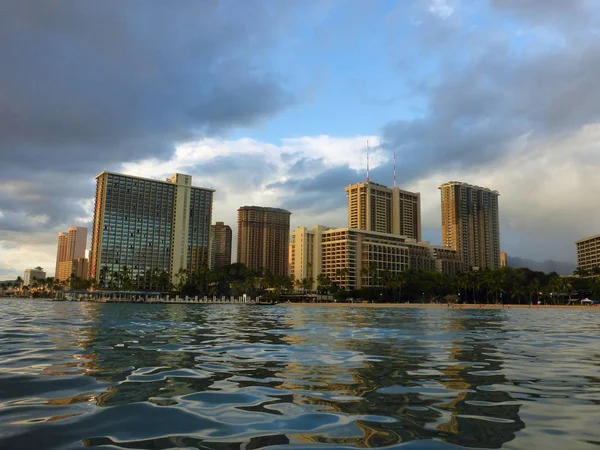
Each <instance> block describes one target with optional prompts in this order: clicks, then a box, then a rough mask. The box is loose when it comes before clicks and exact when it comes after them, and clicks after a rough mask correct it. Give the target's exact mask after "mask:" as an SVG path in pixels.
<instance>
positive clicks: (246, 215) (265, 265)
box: [237, 206, 291, 277]
mask: <svg viewBox="0 0 600 450" xmlns="http://www.w3.org/2000/svg"><path fill="white" fill-rule="evenodd" d="M290 215H291V213H290V212H289V211H286V210H285V209H279V208H265V207H261V206H242V207H241V208H240V209H238V240H237V262H239V263H242V264H245V265H246V266H247V267H248V268H250V269H253V270H260V269H266V270H268V271H269V272H271V273H272V274H273V275H278V276H282V277H287V276H288V275H289V271H288V251H289V241H290Z"/></svg>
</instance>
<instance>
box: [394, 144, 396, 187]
mask: <svg viewBox="0 0 600 450" xmlns="http://www.w3.org/2000/svg"><path fill="white" fill-rule="evenodd" d="M394 187H396V152H394Z"/></svg>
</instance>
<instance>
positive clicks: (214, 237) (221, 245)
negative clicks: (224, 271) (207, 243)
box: [210, 222, 233, 267]
mask: <svg viewBox="0 0 600 450" xmlns="http://www.w3.org/2000/svg"><path fill="white" fill-rule="evenodd" d="M210 239H211V243H212V244H211V246H212V254H211V267H223V266H228V265H230V264H231V244H232V239H233V234H232V232H231V227H230V226H229V225H225V224H224V223H223V222H217V223H216V224H215V225H211V226H210Z"/></svg>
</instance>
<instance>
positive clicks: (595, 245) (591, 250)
mask: <svg viewBox="0 0 600 450" xmlns="http://www.w3.org/2000/svg"><path fill="white" fill-rule="evenodd" d="M575 245H576V246H577V268H578V269H580V270H585V271H586V272H587V273H588V274H591V273H592V270H593V269H595V268H600V234H597V235H595V236H590V237H586V238H583V239H580V240H578V241H575Z"/></svg>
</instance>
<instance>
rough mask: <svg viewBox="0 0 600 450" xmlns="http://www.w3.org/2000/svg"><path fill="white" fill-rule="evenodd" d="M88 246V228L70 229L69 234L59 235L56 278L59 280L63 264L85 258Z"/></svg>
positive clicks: (61, 233) (62, 233)
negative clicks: (59, 266) (59, 268)
mask: <svg viewBox="0 0 600 450" xmlns="http://www.w3.org/2000/svg"><path fill="white" fill-rule="evenodd" d="M86 244H87V228H85V227H69V231H68V232H66V233H65V232H63V231H61V232H60V233H58V245H57V250H56V267H55V271H54V276H55V277H56V278H58V276H57V274H58V265H59V264H60V263H62V262H66V261H72V260H74V259H81V258H85V249H86Z"/></svg>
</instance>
